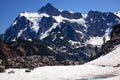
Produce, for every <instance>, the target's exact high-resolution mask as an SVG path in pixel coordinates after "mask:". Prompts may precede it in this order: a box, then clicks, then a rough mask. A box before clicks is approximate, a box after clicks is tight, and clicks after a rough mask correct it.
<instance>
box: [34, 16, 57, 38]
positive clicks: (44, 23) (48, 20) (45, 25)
mask: <svg viewBox="0 0 120 80" xmlns="http://www.w3.org/2000/svg"><path fill="white" fill-rule="evenodd" d="M54 23H56V20H55V19H54V18H53V17H52V16H51V17H43V18H42V19H41V21H40V22H39V26H40V28H39V31H38V33H37V36H36V38H40V36H41V33H45V31H46V30H48V29H49V28H50V27H51V26H52V25H53V24H54Z"/></svg>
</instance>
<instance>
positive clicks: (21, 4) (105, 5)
mask: <svg viewBox="0 0 120 80" xmlns="http://www.w3.org/2000/svg"><path fill="white" fill-rule="evenodd" d="M48 2H49V3H51V4H52V5H53V6H55V7H56V8H58V9H61V10H70V11H74V12H81V13H88V11H90V10H93V11H102V12H116V11H120V6H119V5H120V0H0V33H3V32H4V31H5V30H6V29H7V28H8V27H9V26H10V25H11V24H12V23H13V21H14V19H15V18H16V17H17V16H18V14H19V13H21V12H23V11H29V12H36V11H37V10H38V9H39V8H41V7H42V6H44V5H46V4H47V3H48Z"/></svg>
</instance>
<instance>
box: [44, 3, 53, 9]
mask: <svg viewBox="0 0 120 80" xmlns="http://www.w3.org/2000/svg"><path fill="white" fill-rule="evenodd" d="M45 7H52V8H54V6H53V5H52V4H51V3H47V4H46V5H45Z"/></svg>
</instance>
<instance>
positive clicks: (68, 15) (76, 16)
mask: <svg viewBox="0 0 120 80" xmlns="http://www.w3.org/2000/svg"><path fill="white" fill-rule="evenodd" d="M61 16H63V17H65V18H69V19H80V18H82V15H81V13H70V12H69V11H62V12H61Z"/></svg>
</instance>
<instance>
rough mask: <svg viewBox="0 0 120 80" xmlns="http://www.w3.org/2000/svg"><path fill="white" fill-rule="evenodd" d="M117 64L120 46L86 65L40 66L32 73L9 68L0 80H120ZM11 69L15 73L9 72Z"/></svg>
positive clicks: (1, 75)
mask: <svg viewBox="0 0 120 80" xmlns="http://www.w3.org/2000/svg"><path fill="white" fill-rule="evenodd" d="M117 64H120V46H117V48H116V49H115V50H114V51H112V52H110V53H108V54H107V55H105V56H102V57H100V58H98V59H96V60H93V61H91V62H89V63H86V64H84V65H78V66H46V67H39V68H36V69H34V70H33V71H31V72H30V73H26V72H25V69H8V70H7V71H6V72H5V73H1V74H0V80H120V67H114V66H116V65H117ZM103 65H104V66H103ZM11 70H13V71H15V73H13V74H8V72H9V71H11Z"/></svg>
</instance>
